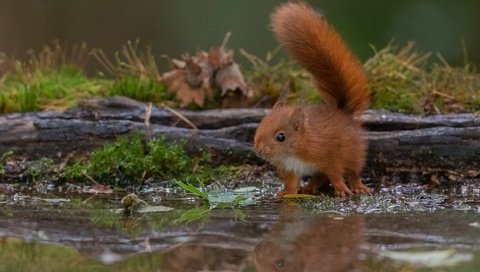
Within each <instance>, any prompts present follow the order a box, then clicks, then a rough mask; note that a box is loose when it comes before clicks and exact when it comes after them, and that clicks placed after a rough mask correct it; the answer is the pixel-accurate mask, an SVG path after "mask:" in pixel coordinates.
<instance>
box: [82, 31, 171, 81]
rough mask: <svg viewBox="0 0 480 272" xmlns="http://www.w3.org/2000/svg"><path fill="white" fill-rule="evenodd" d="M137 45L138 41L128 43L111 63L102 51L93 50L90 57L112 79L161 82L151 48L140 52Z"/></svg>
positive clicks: (146, 47) (148, 47)
mask: <svg viewBox="0 0 480 272" xmlns="http://www.w3.org/2000/svg"><path fill="white" fill-rule="evenodd" d="M139 44H140V41H139V40H136V41H135V42H132V41H128V42H127V43H126V44H124V45H123V46H122V48H121V49H120V51H119V52H116V53H115V57H114V60H113V61H112V60H111V59H110V58H109V57H107V55H106V54H105V53H104V52H103V50H102V49H94V50H93V51H92V55H93V57H94V58H95V59H97V61H98V62H99V63H100V64H101V65H102V66H103V68H104V69H105V71H106V72H107V73H109V74H110V75H111V76H113V77H114V78H123V77H126V76H134V77H137V78H139V79H140V80H152V81H155V82H161V80H162V77H161V75H160V72H159V70H158V68H157V64H156V62H155V56H154V55H153V53H152V47H151V46H150V45H147V46H145V49H144V50H140V49H139Z"/></svg>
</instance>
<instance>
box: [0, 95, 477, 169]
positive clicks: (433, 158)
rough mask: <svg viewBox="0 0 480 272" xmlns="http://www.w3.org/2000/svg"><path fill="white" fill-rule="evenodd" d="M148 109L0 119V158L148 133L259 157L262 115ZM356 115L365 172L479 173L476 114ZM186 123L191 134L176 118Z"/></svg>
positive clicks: (89, 108)
mask: <svg viewBox="0 0 480 272" xmlns="http://www.w3.org/2000/svg"><path fill="white" fill-rule="evenodd" d="M81 105H82V104H81ZM146 108H147V107H146V105H145V104H142V103H139V102H136V101H132V100H129V99H124V98H112V99H106V100H97V101H96V103H90V104H88V105H85V104H84V105H83V106H82V107H78V108H76V109H72V110H67V111H59V112H41V113H27V114H10V115H1V116H0V154H2V153H3V152H6V151H9V150H11V151H14V153H15V154H18V155H24V156H28V157H30V158H39V157H44V156H49V157H52V156H62V154H67V153H69V152H73V151H76V152H83V151H88V150H91V149H92V148H94V147H98V146H102V145H104V144H105V143H108V142H111V141H113V140H114V139H116V138H117V137H118V136H121V135H125V134H129V133H131V132H133V131H143V132H146V131H147V130H148V133H149V134H151V135H153V136H156V135H160V134H161V135H165V136H166V137H167V139H170V140H180V139H182V140H185V141H186V142H187V146H188V147H189V148H192V149H198V148H210V149H212V150H215V151H216V152H218V153H219V154H223V155H226V156H227V157H230V158H231V159H235V160H237V159H241V160H242V161H254V160H257V159H256V157H255V155H254V154H253V149H252V144H251V143H252V140H253V135H254V133H255V129H256V127H257V124H258V122H259V121H260V120H261V119H262V118H263V116H265V114H266V113H267V112H268V111H267V110H263V109H230V110H226V109H224V110H209V111H201V112H195V111H174V110H172V109H162V108H155V107H154V108H152V109H151V114H150V119H149V120H147V122H146V121H145V116H148V114H146V112H147V111H146ZM179 116H182V118H180V117H179ZM359 118H360V119H361V120H362V121H363V122H364V123H365V127H366V128H367V129H368V131H367V132H366V133H367V137H368V139H369V142H370V144H369V151H368V166H367V168H371V169H383V171H387V172H391V171H422V172H435V171H451V170H457V171H469V170H470V171H476V170H478V169H479V168H480V122H479V121H478V119H477V117H476V116H475V115H472V114H457V115H442V116H426V117H421V116H418V115H405V114H399V113H389V112H383V111H367V112H366V113H365V114H363V115H362V116H360V117H359ZM185 119H188V120H190V122H191V123H193V124H194V125H195V127H196V129H195V128H192V127H191V124H190V125H189V124H188V123H186V122H184V121H182V120H185ZM146 124H148V128H147V125H146ZM477 172H478V171H477Z"/></svg>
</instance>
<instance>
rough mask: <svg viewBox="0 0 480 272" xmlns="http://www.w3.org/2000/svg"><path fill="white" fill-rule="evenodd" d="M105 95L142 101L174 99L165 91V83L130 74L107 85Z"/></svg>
mask: <svg viewBox="0 0 480 272" xmlns="http://www.w3.org/2000/svg"><path fill="white" fill-rule="evenodd" d="M106 95H107V96H115V95H121V96H126V97H129V98H132V99H135V100H139V101H144V102H162V101H166V100H173V99H174V96H173V95H171V94H169V93H167V86H166V85H165V84H163V83H159V82H157V81H153V80H151V79H140V78H138V77H136V76H132V75H130V76H124V77H122V78H119V79H117V80H115V82H114V83H113V84H111V85H110V86H109V88H108V90H107V92H106Z"/></svg>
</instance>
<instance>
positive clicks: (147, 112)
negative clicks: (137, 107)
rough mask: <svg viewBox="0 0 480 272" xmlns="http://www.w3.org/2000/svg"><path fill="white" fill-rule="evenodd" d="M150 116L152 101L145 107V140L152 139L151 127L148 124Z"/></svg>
mask: <svg viewBox="0 0 480 272" xmlns="http://www.w3.org/2000/svg"><path fill="white" fill-rule="evenodd" d="M151 116H152V103H151V102H150V103H148V105H147V106H146V107H145V129H146V131H147V135H146V137H147V141H150V140H151V139H152V127H151V126H150V118H151Z"/></svg>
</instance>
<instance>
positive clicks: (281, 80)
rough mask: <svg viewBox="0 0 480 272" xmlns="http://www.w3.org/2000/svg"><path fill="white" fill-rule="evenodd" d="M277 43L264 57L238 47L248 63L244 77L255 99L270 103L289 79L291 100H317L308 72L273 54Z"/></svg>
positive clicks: (275, 51) (293, 62)
mask: <svg viewBox="0 0 480 272" xmlns="http://www.w3.org/2000/svg"><path fill="white" fill-rule="evenodd" d="M279 51H280V47H277V48H276V49H275V50H273V51H270V52H268V53H267V55H266V57H265V58H263V59H262V58H260V57H257V56H255V55H253V54H250V53H248V52H246V51H245V50H242V49H241V50H240V53H241V55H242V56H243V57H245V58H246V59H247V60H248V61H249V63H250V64H251V67H249V69H248V70H247V71H245V78H246V80H247V82H248V83H249V86H251V88H252V89H254V90H255V96H256V98H255V99H256V100H257V101H260V102H259V103H261V102H262V101H264V100H266V99H269V101H268V102H269V103H266V104H268V105H270V106H271V105H273V104H274V103H275V102H276V100H277V99H278V96H279V95H280V92H281V90H282V88H283V87H284V86H285V85H286V84H287V82H290V84H291V89H290V92H289V99H290V100H297V102H316V101H318V100H319V97H318V92H317V91H316V89H315V86H314V85H313V83H312V81H311V79H310V75H309V74H308V73H307V72H306V71H305V70H303V69H302V68H301V67H300V66H298V65H297V64H296V63H295V61H294V60H292V59H279V58H277V57H276V56H277V55H278V53H279Z"/></svg>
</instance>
